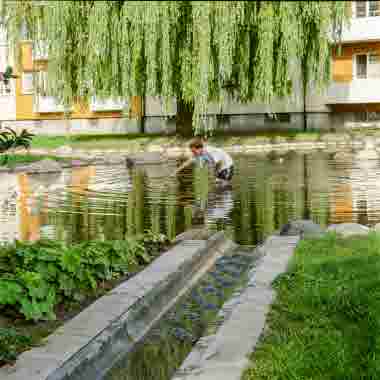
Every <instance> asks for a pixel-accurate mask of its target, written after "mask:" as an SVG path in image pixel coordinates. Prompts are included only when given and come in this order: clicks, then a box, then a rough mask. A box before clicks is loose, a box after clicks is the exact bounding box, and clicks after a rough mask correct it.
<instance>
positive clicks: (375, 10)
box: [368, 1, 380, 17]
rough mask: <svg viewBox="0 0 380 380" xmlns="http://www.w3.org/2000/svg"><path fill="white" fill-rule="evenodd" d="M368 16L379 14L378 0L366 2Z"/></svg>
mask: <svg viewBox="0 0 380 380" xmlns="http://www.w3.org/2000/svg"><path fill="white" fill-rule="evenodd" d="M368 16H369V17H375V16H380V3H379V2H378V1H369V2H368Z"/></svg>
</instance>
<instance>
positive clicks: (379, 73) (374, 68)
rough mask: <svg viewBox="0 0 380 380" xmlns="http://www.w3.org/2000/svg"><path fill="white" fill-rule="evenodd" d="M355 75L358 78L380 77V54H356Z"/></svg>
mask: <svg viewBox="0 0 380 380" xmlns="http://www.w3.org/2000/svg"><path fill="white" fill-rule="evenodd" d="M354 77H355V78H357V79H367V78H379V77H380V54H379V53H366V54H357V55H355V56H354Z"/></svg>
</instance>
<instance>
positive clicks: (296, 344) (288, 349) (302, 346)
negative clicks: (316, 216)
mask: <svg viewBox="0 0 380 380" xmlns="http://www.w3.org/2000/svg"><path fill="white" fill-rule="evenodd" d="M362 227H363V226H360V225H353V224H352V225H346V226H340V227H338V226H332V227H331V228H330V231H340V232H341V233H342V234H341V233H339V234H335V233H332V232H330V233H328V234H326V235H324V236H323V237H319V238H316V239H305V240H303V241H301V242H300V243H299V244H298V246H297V249H296V251H295V255H294V257H293V258H292V260H291V263H290V265H289V268H288V270H287V272H286V273H284V274H282V275H281V276H279V277H278V278H277V279H276V280H275V281H274V283H273V288H274V289H275V291H276V293H277V297H276V300H275V302H274V303H273V304H272V306H271V310H270V312H269V314H268V317H267V323H266V328H265V330H264V333H263V335H262V336H261V338H260V341H259V343H258V345H257V347H256V348H255V351H254V352H253V353H252V355H251V358H250V364H249V367H248V369H247V370H246V372H245V374H244V376H243V379H244V380H264V379H272V378H273V379H274V378H276V379H279V378H281V379H282V378H299V379H320V378H321V379H322V378H324V379H327V378H329V379H330V378H331V379H333V378H334V379H343V378H345V379H359V378H368V379H369V378H371V379H377V378H379V377H380V370H379V368H380V366H379V364H380V362H379V358H378V345H377V342H378V341H379V326H380V317H379V315H380V303H379V297H378V295H379V293H380V280H379V276H378V271H379V267H380V254H379V249H380V234H379V233H378V232H377V233H376V232H375V231H370V232H369V230H368V229H367V231H365V229H364V228H362ZM364 234H365V236H360V235H364ZM186 379H188V378H186ZM189 379H190V378H189ZM199 379H201V378H199ZM202 379H203V378H202Z"/></svg>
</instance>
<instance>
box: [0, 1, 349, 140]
mask: <svg viewBox="0 0 380 380" xmlns="http://www.w3.org/2000/svg"><path fill="white" fill-rule="evenodd" d="M0 6H1V9H2V13H3V15H4V16H5V19H6V21H7V25H8V31H9V34H10V38H11V40H12V42H13V46H16V43H17V41H18V40H19V39H20V38H21V34H20V32H21V31H22V30H23V26H24V30H25V26H26V29H27V32H28V34H29V35H28V37H29V38H31V39H33V40H35V39H40V40H41V39H42V40H45V41H47V43H48V54H49V67H48V81H49V92H50V94H51V95H53V96H56V97H57V98H58V99H59V100H60V101H62V102H64V103H65V104H66V105H69V104H70V103H72V102H74V101H75V100H77V99H78V98H82V99H86V100H88V99H89V98H90V97H91V96H94V95H97V96H99V97H112V98H128V97H131V96H138V95H141V96H142V95H148V96H162V97H164V98H165V99H166V100H167V102H166V104H169V101H168V100H169V99H170V98H171V97H177V99H180V100H181V101H183V102H185V103H188V104H192V105H193V106H194V118H193V126H194V128H195V132H196V133H198V132H200V129H201V127H202V125H203V123H202V117H203V116H204V115H205V113H206V111H207V107H208V104H209V103H210V102H219V103H222V102H223V101H224V99H225V96H226V94H227V93H228V94H229V95H232V96H233V97H234V98H235V100H237V101H241V102H247V101H264V102H266V103H269V102H271V100H272V99H273V98H274V97H278V96H279V97H284V96H287V95H289V94H290V93H291V89H292V83H291V80H290V78H291V66H292V64H294V62H301V63H302V67H303V70H304V73H305V75H306V77H307V81H308V82H311V81H312V82H313V83H315V84H316V85H317V87H322V86H323V85H325V84H326V82H327V81H328V79H329V75H330V71H329V70H330V42H329V41H330V40H331V37H330V36H333V37H334V38H339V36H340V31H341V29H342V23H343V22H344V19H345V16H346V12H345V11H346V9H347V6H346V3H345V2H341V1H323V2H322V1H321V2H314V1H307V2H306V1H294V2H293V1H292V2H290V1H289V2H288V1H279V2H272V1H126V0H118V1H53V0H49V1H35V0H17V1H14V0H0Z"/></svg>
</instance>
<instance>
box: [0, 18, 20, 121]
mask: <svg viewBox="0 0 380 380" xmlns="http://www.w3.org/2000/svg"><path fill="white" fill-rule="evenodd" d="M8 66H11V67H12V66H13V62H12V60H11V57H9V54H8V41H7V33H6V30H5V28H3V27H2V26H1V25H0V72H1V73H3V72H5V70H6V68H7V67H8ZM15 119H16V96H15V83H14V81H10V83H9V86H5V85H4V83H3V82H2V81H0V120H15Z"/></svg>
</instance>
